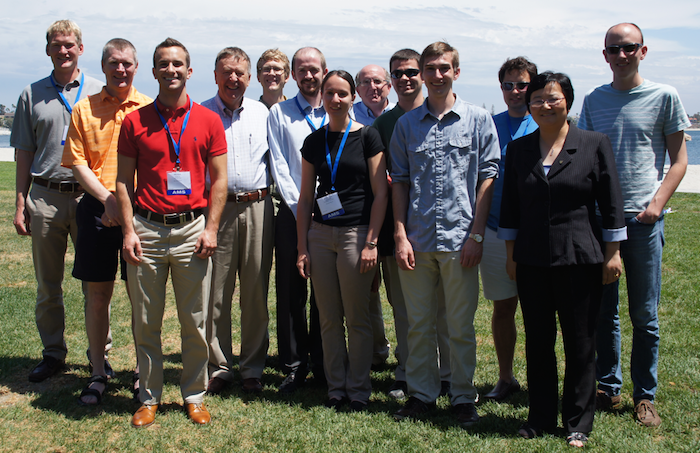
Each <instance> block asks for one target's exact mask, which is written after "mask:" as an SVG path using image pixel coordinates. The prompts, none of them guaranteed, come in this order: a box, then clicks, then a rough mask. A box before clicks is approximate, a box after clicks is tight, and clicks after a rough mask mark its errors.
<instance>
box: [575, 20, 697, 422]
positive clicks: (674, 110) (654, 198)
mask: <svg viewBox="0 0 700 453" xmlns="http://www.w3.org/2000/svg"><path fill="white" fill-rule="evenodd" d="M603 55H604V56H605V61H607V62H608V64H609V65H610V69H611V70H612V72H613V81H612V84H607V85H602V86H600V87H598V88H595V89H593V90H592V91H590V92H589V93H588V94H587V95H586V98H585V99H584V101H583V108H582V110H581V118H580V120H579V122H578V127H580V128H581V129H586V130H594V131H599V132H603V133H605V134H607V135H608V136H609V137H610V141H611V142H612V144H613V150H614V152H615V162H616V165H617V172H618V174H619V175H620V184H621V186H622V195H623V198H624V209H625V218H626V219H627V222H626V223H627V234H628V239H627V241H625V242H622V243H621V244H620V252H621V254H622V260H623V261H624V264H625V270H626V271H627V294H628V298H629V313H630V318H631V320H632V325H633V326H634V329H633V336H632V361H631V370H630V372H631V375H632V382H633V386H634V390H633V395H632V397H633V399H634V406H635V407H634V412H635V417H636V420H637V422H638V423H640V424H642V425H644V426H649V427H654V426H658V425H659V424H661V418H660V417H659V415H658V413H657V412H656V409H655V407H654V397H655V395H656V389H657V385H658V378H657V365H658V361H659V318H658V305H659V301H660V298H661V255H662V249H663V244H664V217H663V211H664V206H665V205H666V202H668V200H669V198H671V196H672V195H673V193H674V192H675V190H676V188H677V187H678V184H679V183H680V182H681V179H683V175H684V174H685V170H686V167H687V164H688V155H687V151H686V148H685V139H684V133H683V130H684V129H686V128H688V127H689V126H690V122H689V121H688V116H687V115H686V113H685V110H684V109H683V105H682V104H681V100H680V97H679V96H678V93H677V91H676V90H675V89H674V88H673V87H670V86H668V85H662V84H659V83H654V82H651V81H649V80H645V79H643V78H642V76H641V75H640V74H639V64H640V63H641V61H642V60H644V58H646V55H647V46H645V45H644V37H643V35H642V31H641V30H640V29H639V27H637V26H636V25H634V24H630V23H622V24H618V25H615V26H613V27H611V28H610V29H609V30H608V32H607V34H606V35H605V49H604V50H603ZM666 151H668V156H669V158H670V162H671V167H670V169H669V170H668V173H667V174H666V176H665V177H664V174H663V166H664V160H665V154H666ZM618 289H619V286H618V282H615V283H611V284H609V285H606V286H605V287H604V289H603V299H602V302H601V307H600V315H599V318H598V326H597V337H596V343H597V357H596V373H597V376H596V377H597V380H598V392H597V395H596V406H597V407H598V408H599V409H610V408H617V407H619V406H620V404H621V396H620V389H621V388H622V370H621V368H620V356H621V351H620V318H619V293H618Z"/></svg>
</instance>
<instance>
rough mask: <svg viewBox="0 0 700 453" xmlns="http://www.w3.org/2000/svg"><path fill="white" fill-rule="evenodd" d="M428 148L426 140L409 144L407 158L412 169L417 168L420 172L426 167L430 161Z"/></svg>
mask: <svg viewBox="0 0 700 453" xmlns="http://www.w3.org/2000/svg"><path fill="white" fill-rule="evenodd" d="M428 149H429V145H428V143H426V142H419V143H416V144H411V145H410V146H409V147H408V159H409V161H410V164H411V168H412V169H415V168H417V169H418V170H419V172H420V173H422V172H424V171H425V170H426V169H427V168H428V164H429V162H430V156H429V154H430V153H429V152H428Z"/></svg>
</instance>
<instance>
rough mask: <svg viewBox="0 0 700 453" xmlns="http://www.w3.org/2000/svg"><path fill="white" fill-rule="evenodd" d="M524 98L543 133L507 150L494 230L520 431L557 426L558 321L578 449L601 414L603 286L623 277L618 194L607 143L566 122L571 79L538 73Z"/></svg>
mask: <svg viewBox="0 0 700 453" xmlns="http://www.w3.org/2000/svg"><path fill="white" fill-rule="evenodd" d="M525 99H526V102H527V103H528V109H529V110H530V113H531V114H532V118H533V119H534V120H535V121H536V122H537V124H538V125H539V129H538V130H537V131H535V132H533V133H532V134H530V135H527V136H525V137H522V138H520V139H518V140H515V141H513V142H511V143H510V144H509V145H508V153H507V154H506V162H505V176H504V185H503V201H502V203H501V219H500V225H499V232H498V236H499V238H502V239H505V240H506V248H507V252H508V261H507V264H506V267H507V271H508V275H509V276H510V278H512V279H515V280H517V284H518V294H519V296H520V301H521V302H520V303H521V308H522V312H523V320H524V324H525V337H526V354H527V380H528V388H529V393H530V413H529V415H528V421H527V423H525V424H524V425H523V426H522V427H521V428H520V431H519V433H520V435H521V436H523V437H525V438H532V437H536V436H538V435H541V434H542V433H543V432H544V431H551V430H554V429H555V428H556V426H557V412H558V411H557V399H558V379H557V359H556V356H555V353H554V344H555V341H556V335H557V326H556V316H557V314H558V317H559V324H560V326H561V330H562V336H563V340H564V353H565V358H566V372H565V375H564V392H563V397H562V419H563V424H564V428H565V429H566V432H567V442H568V443H569V444H570V445H572V446H575V447H582V446H583V445H585V443H586V442H587V440H588V437H587V436H588V434H589V433H590V432H591V430H592V428H593V415H594V413H595V325H596V318H597V317H598V309H599V306H600V298H601V291H602V285H603V284H607V283H611V282H613V281H615V280H617V279H618V278H619V277H620V273H621V272H622V262H621V260H620V244H619V241H621V240H625V239H626V238H627V231H626V227H625V219H624V212H623V205H622V194H621V191H620V184H619V181H618V177H617V171H616V169H615V161H614V158H613V153H612V148H611V145H610V140H609V139H608V137H607V136H606V135H604V134H601V133H597V132H588V131H582V130H579V129H577V128H576V127H575V126H573V125H570V124H569V123H568V121H567V115H568V113H569V109H570V108H571V104H572V103H573V101H574V90H573V88H572V86H571V81H570V80H569V78H568V77H567V76H566V75H564V74H558V73H557V74H555V73H552V72H544V73H542V74H540V75H539V76H537V77H536V78H535V79H534V80H532V81H530V86H529V87H528V91H527V93H526V95H525ZM596 207H598V209H599V214H598V215H599V216H600V218H601V219H602V222H600V223H599V220H598V219H597V218H596Z"/></svg>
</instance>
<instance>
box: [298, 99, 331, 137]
mask: <svg viewBox="0 0 700 453" xmlns="http://www.w3.org/2000/svg"><path fill="white" fill-rule="evenodd" d="M294 100H295V101H296V103H297V107H299V112H301V114H302V115H304V118H306V122H307V123H309V126H311V130H312V131H314V132H316V131H317V130H318V129H320V128H322V127H323V126H324V125H325V124H326V116H325V115H324V116H323V121H321V126H319V127H318V128H317V127H316V126H314V122H313V121H311V118H309V115H307V114H306V113H304V109H303V108H301V104H300V103H299V99H297V97H296V96H295V97H294Z"/></svg>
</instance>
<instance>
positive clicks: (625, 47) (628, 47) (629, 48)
mask: <svg viewBox="0 0 700 453" xmlns="http://www.w3.org/2000/svg"><path fill="white" fill-rule="evenodd" d="M640 47H642V44H639V43H636V42H633V43H631V44H622V45H621V46H617V45H615V46H606V47H605V51H606V52H607V53H608V55H618V54H619V53H620V49H622V51H623V52H625V53H626V54H627V55H632V54H633V53H635V52H636V51H637V50H638V49H639V48H640Z"/></svg>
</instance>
